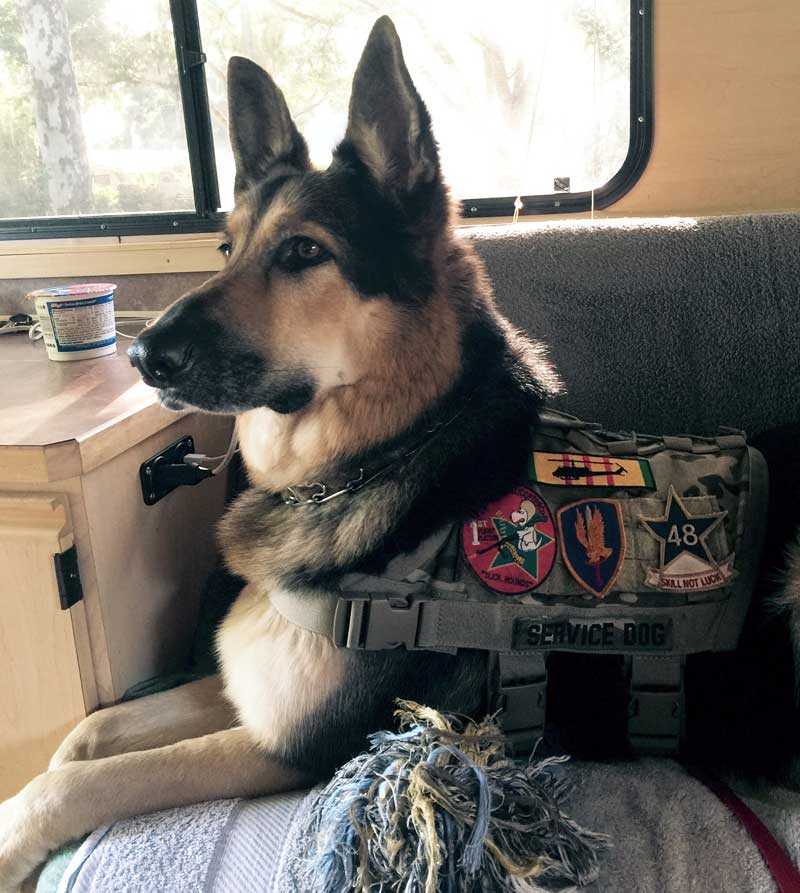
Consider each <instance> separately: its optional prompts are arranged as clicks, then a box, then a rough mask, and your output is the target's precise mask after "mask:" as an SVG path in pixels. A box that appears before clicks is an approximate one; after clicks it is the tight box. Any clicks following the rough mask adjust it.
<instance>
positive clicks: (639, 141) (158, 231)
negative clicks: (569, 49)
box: [0, 0, 654, 241]
mask: <svg viewBox="0 0 800 893" xmlns="http://www.w3.org/2000/svg"><path fill="white" fill-rule="evenodd" d="M170 11H171V14H172V23H173V31H174V35H175V55H176V60H177V65H178V75H179V83H180V89H181V99H182V103H183V114H184V122H185V125H186V139H187V146H188V152H189V166H190V170H191V174H192V188H193V190H194V200H195V208H196V210H195V211H176V212H163V213H148V214H109V215H98V216H92V217H89V216H81V217H43V218H29V217H26V218H17V219H6V220H0V241H4V240H13V239H57V238H81V237H96V236H131V235H166V234H168V233H214V232H220V231H221V230H222V228H223V226H224V222H225V216H226V215H225V213H224V212H223V211H220V210H218V209H219V206H220V202H219V186H218V182H217V171H216V163H215V153H214V138H213V133H212V130H211V116H210V112H209V105H208V92H207V87H206V76H205V67H204V66H205V55H204V53H203V48H202V40H201V34H200V23H199V18H198V13H197V3H196V0H170ZM630 54H631V56H630V139H629V142H628V152H627V155H626V156H625V160H624V161H623V163H622V166H621V167H620V169H619V170H618V171H617V173H616V174H614V176H613V177H612V178H611V179H610V180H609V181H608V182H607V183H605V184H603V185H602V186H600V187H598V188H597V189H595V190H594V208H595V209H598V210H602V209H603V208H607V207H609V206H610V205H613V204H614V203H615V202H616V201H618V200H619V199H620V198H622V196H623V195H625V194H626V193H627V192H629V191H630V190H631V189H632V188H633V186H634V185H635V183H636V182H637V181H638V179H639V177H640V176H641V175H642V172H643V171H644V169H645V167H646V166H647V162H648V159H649V158H650V151H651V148H652V144H653V123H654V122H653V0H631V11H630ZM520 198H521V200H522V203H523V204H522V208H521V209H520V212H519V213H520V216H521V217H524V216H534V215H545V214H570V213H576V212H581V211H588V210H590V209H591V208H592V192H591V191H588V190H587V191H585V192H557V193H552V194H550V195H524V196H521V197H520ZM515 200H516V196H505V197H501V198H477V199H469V198H467V199H462V202H461V204H462V216H463V218H464V219H465V220H466V221H469V219H470V218H481V217H510V216H512V215H513V213H514V202H515Z"/></svg>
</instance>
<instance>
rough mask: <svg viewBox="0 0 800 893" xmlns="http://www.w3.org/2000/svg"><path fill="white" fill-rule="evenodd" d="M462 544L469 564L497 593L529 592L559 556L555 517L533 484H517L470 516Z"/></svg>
mask: <svg viewBox="0 0 800 893" xmlns="http://www.w3.org/2000/svg"><path fill="white" fill-rule="evenodd" d="M461 543H462V547H463V550H464V557H465V558H466V560H467V563H468V564H469V566H470V567H471V568H472V570H473V571H474V572H475V574H476V575H477V577H478V579H479V580H480V581H481V583H483V584H484V586H487V587H488V588H489V589H492V590H493V591H494V592H503V593H506V594H514V595H517V594H519V593H522V592H530V591H531V589H535V588H536V587H537V586H538V585H539V584H540V583H541V582H542V581H543V580H544V579H545V577H546V576H547V575H548V574H549V573H550V570H551V569H552V567H553V564H554V562H555V560H556V529H555V525H554V524H553V517H552V515H551V514H550V509H549V508H548V507H547V503H546V502H545V501H544V500H543V499H542V497H541V496H539V494H538V493H536V492H535V491H533V490H531V489H530V488H529V487H521V486H520V487H515V488H514V489H513V490H512V491H511V492H510V493H508V494H506V495H505V496H503V497H502V498H501V499H498V500H496V501H495V502H493V503H490V505H488V506H487V507H486V508H485V509H484V511H483V512H482V513H481V514H480V515H479V516H478V517H477V518H473V519H472V520H471V521H467V522H466V524H464V527H463V529H462V532H461Z"/></svg>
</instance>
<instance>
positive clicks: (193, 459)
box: [183, 428, 239, 475]
mask: <svg viewBox="0 0 800 893" xmlns="http://www.w3.org/2000/svg"><path fill="white" fill-rule="evenodd" d="M238 450H239V435H238V434H237V433H236V428H234V429H233V434H231V440H230V443H229V444H228V449H227V450H226V451H225V453H224V455H222V456H205V455H203V453H187V454H186V455H185V456H184V457H183V461H184V462H185V463H186V464H187V465H192V466H194V467H195V468H203V465H202V464H201V463H203V462H215V461H217V460H218V459H221V460H222V461H221V462H220V463H219V465H215V466H214V467H213V468H210V469H208V470H209V471H210V472H211V474H212V475H216V474H219V473H220V472H221V471H224V470H225V469H226V468H227V467H228V465H230V462H231V460H232V459H233V457H234V455H235V454H236V453H237V452H238Z"/></svg>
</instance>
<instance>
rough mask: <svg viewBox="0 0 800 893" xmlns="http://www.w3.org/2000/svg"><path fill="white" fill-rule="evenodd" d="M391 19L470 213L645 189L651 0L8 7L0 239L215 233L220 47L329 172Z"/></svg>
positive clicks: (0, 133) (154, 1) (248, 0)
mask: <svg viewBox="0 0 800 893" xmlns="http://www.w3.org/2000/svg"><path fill="white" fill-rule="evenodd" d="M383 13H388V14H389V15H390V16H391V17H392V18H393V19H394V21H395V24H396V25H397V28H398V31H399V33H400V36H401V39H402V41H403V47H404V52H405V55H406V61H407V63H408V66H409V69H410V71H411V73H412V77H413V78H414V80H415V82H416V84H417V86H418V88H419V91H420V93H421V95H422V96H423V98H424V99H425V101H426V102H427V103H428V106H429V107H430V110H431V113H432V117H433V122H434V129H435V132H436V134H437V137H438V139H439V143H440V146H441V151H442V159H443V166H444V171H445V174H446V176H447V178H448V180H449V182H450V185H451V188H452V191H453V193H454V195H456V196H457V197H458V198H460V199H461V200H462V201H463V203H464V213H465V216H467V217H470V216H472V217H477V216H489V215H511V214H512V213H513V212H514V206H515V200H517V199H518V197H519V200H517V201H516V204H517V206H518V207H519V210H520V213H522V214H529V213H542V212H552V211H565V210H579V209H580V210H582V209H586V208H588V207H589V206H590V204H591V203H592V202H594V204H595V206H597V207H603V206H604V205H607V204H610V203H611V202H612V201H613V200H615V198H616V197H618V196H619V195H620V194H622V192H624V191H626V190H627V189H628V188H630V185H632V183H633V182H634V181H635V179H636V177H637V176H638V173H639V172H640V171H641V169H642V168H643V166H644V164H645V163H646V160H647V154H648V151H649V134H650V115H651V112H650V89H649V76H650V72H649V56H650V35H649V32H650V0H647V2H645V0H642V2H639V3H633V4H632V3H631V2H630V0H560V2H558V3H553V2H552V0H514V2H511V0H496V2H493V3H491V2H486V0H480V2H478V0H437V2H436V3H431V2H427V0H425V2H423V0H382V2H381V0H374V2H373V0H359V2H353V3H339V2H335V0H258V2H256V0H224V2H222V0H170V2H169V4H168V0H138V2H137V3H136V4H131V3H130V0H0V235H5V236H6V237H27V238H30V237H31V236H32V235H33V236H37V235H43V236H52V235H78V234H88V235H91V234H113V233H120V234H124V233H132V232H165V231H168V232H186V231H193V230H194V231H198V230H202V231H212V230H215V229H217V228H218V227H219V225H220V219H221V212H223V211H224V210H225V209H227V208H229V207H230V205H231V201H232V193H233V159H232V156H231V152H230V147H229V144H228V136H227V103H226V99H225V68H226V64H227V59H228V57H229V56H231V55H232V54H240V55H245V56H249V57H250V58H252V59H254V60H255V61H257V62H258V63H259V64H261V65H263V66H264V68H266V69H267V70H268V71H269V72H270V73H271V74H272V75H273V77H274V78H275V80H276V81H277V83H278V84H279V85H280V86H281V88H282V89H283V91H284V93H285V94H286V97H287V100H288V102H289V106H290V109H291V110H292V114H293V116H294V117H295V120H296V121H297V123H298V126H299V127H300V130H301V131H302V132H303V133H304V134H305V136H306V138H307V139H308V142H309V145H310V148H311V152H312V157H313V159H314V161H315V162H316V163H317V164H321V165H325V164H326V163H327V161H328V160H329V159H330V151H331V149H332V148H333V146H334V145H335V143H336V142H337V140H338V139H340V138H341V136H342V135H343V131H344V126H345V121H346V114H347V103H348V98H349V91H350V82H351V78H352V74H353V70H354V69H355V65H356V63H357V61H358V58H359V55H360V53H361V50H362V48H363V45H364V42H365V40H366V36H367V34H368V32H369V29H370V27H371V25H372V23H373V21H374V20H375V18H377V16H378V15H380V14H383ZM201 38H202V46H201ZM218 181H219V188H218V187H217V182H218ZM220 196H221V200H220Z"/></svg>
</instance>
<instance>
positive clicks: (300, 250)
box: [295, 239, 322, 260]
mask: <svg viewBox="0 0 800 893" xmlns="http://www.w3.org/2000/svg"><path fill="white" fill-rule="evenodd" d="M295 251H296V252H297V254H298V257H300V258H302V259H303V260H316V259H317V258H318V257H319V255H320V252H321V251H322V248H320V246H319V245H318V244H317V243H316V242H312V241H311V239H301V240H300V241H299V242H298V243H297V247H296V248H295Z"/></svg>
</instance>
